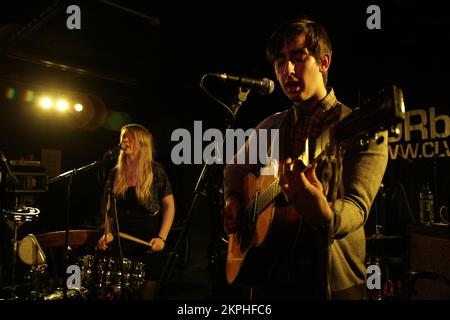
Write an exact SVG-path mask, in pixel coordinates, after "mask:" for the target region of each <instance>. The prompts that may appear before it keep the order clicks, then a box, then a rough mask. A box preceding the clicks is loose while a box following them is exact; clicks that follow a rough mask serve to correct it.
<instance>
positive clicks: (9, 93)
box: [5, 88, 16, 100]
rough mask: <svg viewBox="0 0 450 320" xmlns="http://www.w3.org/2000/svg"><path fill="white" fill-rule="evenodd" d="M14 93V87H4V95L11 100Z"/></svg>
mask: <svg viewBox="0 0 450 320" xmlns="http://www.w3.org/2000/svg"><path fill="white" fill-rule="evenodd" d="M15 95H16V90H15V89H14V88H6V91H5V96H6V98H7V99H10V100H12V99H14V97H15Z"/></svg>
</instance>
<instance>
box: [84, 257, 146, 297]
mask: <svg viewBox="0 0 450 320" xmlns="http://www.w3.org/2000/svg"><path fill="white" fill-rule="evenodd" d="M122 265H123V267H121V264H120V260H119V259H116V258H114V257H108V256H98V255H85V256H82V257H80V258H79V259H78V266H79V267H80V270H81V287H82V288H85V289H86V290H87V292H89V293H90V295H91V296H96V297H99V298H101V299H105V300H109V299H111V298H112V297H113V296H114V295H115V294H118V293H122V292H123V290H127V291H134V290H137V289H139V288H140V287H141V286H142V285H143V284H144V282H145V269H144V267H145V265H144V264H143V263H142V262H140V261H139V260H133V259H129V258H124V259H123V262H122ZM121 270H123V274H122V271H121ZM122 275H123V277H122Z"/></svg>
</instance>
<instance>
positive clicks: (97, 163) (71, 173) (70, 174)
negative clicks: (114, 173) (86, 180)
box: [47, 157, 111, 300]
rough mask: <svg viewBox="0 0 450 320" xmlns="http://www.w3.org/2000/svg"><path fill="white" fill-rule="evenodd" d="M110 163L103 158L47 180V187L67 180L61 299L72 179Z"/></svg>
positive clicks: (66, 253) (106, 158)
mask: <svg viewBox="0 0 450 320" xmlns="http://www.w3.org/2000/svg"><path fill="white" fill-rule="evenodd" d="M109 161H111V158H110V157H103V159H102V160H99V161H95V162H92V163H90V164H88V165H86V166H83V167H80V168H78V169H72V170H70V171H66V172H64V173H62V174H60V175H58V176H56V177H54V178H51V179H49V180H47V185H49V184H52V183H54V182H57V181H61V180H66V179H67V180H68V183H67V189H66V221H65V240H64V250H63V255H64V258H63V274H64V276H63V299H64V300H66V299H67V278H68V277H67V272H66V271H67V268H68V266H69V250H70V247H69V234H70V231H69V225H70V198H71V186H72V179H73V177H74V176H75V175H77V174H80V173H83V172H86V171H89V170H91V169H93V168H96V167H98V166H100V165H103V164H105V163H106V162H109Z"/></svg>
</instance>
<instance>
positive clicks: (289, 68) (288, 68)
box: [284, 60, 295, 76]
mask: <svg viewBox="0 0 450 320" xmlns="http://www.w3.org/2000/svg"><path fill="white" fill-rule="evenodd" d="M284 74H285V76H290V75H291V74H295V64H293V63H292V61H291V60H287V61H286V63H285V67H284Z"/></svg>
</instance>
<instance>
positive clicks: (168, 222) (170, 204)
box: [150, 194, 175, 251]
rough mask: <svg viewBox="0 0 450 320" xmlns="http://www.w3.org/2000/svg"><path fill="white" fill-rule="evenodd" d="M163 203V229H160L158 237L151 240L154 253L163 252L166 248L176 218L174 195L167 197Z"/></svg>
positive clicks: (162, 200) (163, 199)
mask: <svg viewBox="0 0 450 320" xmlns="http://www.w3.org/2000/svg"><path fill="white" fill-rule="evenodd" d="M161 202H162V207H163V208H162V209H163V212H162V221H161V228H160V229H159V233H158V237H156V238H153V239H151V240H150V245H151V246H152V250H153V251H161V250H162V249H163V248H164V245H165V243H166V240H167V237H168V235H169V231H170V228H172V223H173V219H174V217H175V200H174V197H173V194H169V195H167V196H165V197H164V198H162V199H161Z"/></svg>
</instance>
